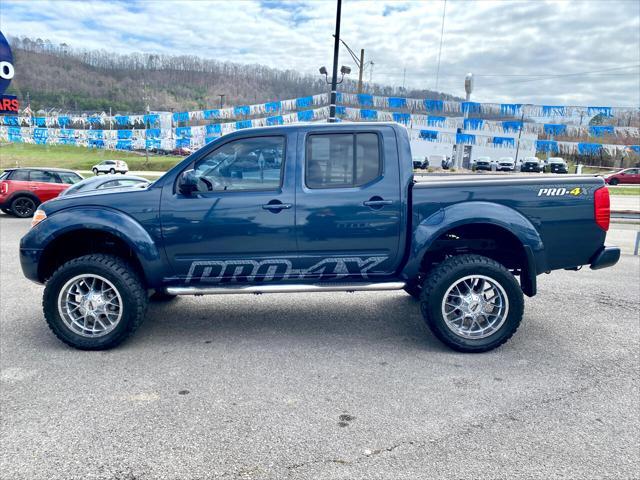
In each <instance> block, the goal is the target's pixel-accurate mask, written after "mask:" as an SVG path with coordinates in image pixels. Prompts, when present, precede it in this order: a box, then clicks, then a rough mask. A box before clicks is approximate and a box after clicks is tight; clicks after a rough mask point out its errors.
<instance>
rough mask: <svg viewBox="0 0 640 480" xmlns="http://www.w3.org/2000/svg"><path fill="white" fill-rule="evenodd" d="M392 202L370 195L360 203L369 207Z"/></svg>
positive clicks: (378, 206) (379, 206)
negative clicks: (370, 196)
mask: <svg viewBox="0 0 640 480" xmlns="http://www.w3.org/2000/svg"><path fill="white" fill-rule="evenodd" d="M392 203H393V200H383V199H382V198H380V197H372V198H370V199H369V200H367V201H366V202H362V204H363V205H364V206H365V207H371V208H382V207H384V206H385V205H391V204H392Z"/></svg>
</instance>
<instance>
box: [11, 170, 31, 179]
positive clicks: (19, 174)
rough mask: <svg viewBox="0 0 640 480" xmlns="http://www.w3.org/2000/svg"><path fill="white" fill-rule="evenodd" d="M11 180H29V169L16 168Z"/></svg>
mask: <svg viewBox="0 0 640 480" xmlns="http://www.w3.org/2000/svg"><path fill="white" fill-rule="evenodd" d="M10 180H17V181H18V182H28V181H29V170H14V171H13V173H12V174H11V178H10Z"/></svg>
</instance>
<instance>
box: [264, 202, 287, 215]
mask: <svg viewBox="0 0 640 480" xmlns="http://www.w3.org/2000/svg"><path fill="white" fill-rule="evenodd" d="M292 206H293V205H292V204H290V203H282V202H280V201H279V200H271V201H270V202H269V203H266V204H264V205H262V208H263V209H265V210H270V211H272V212H279V211H280V210H288V209H290V208H291V207H292Z"/></svg>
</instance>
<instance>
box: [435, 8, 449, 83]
mask: <svg viewBox="0 0 640 480" xmlns="http://www.w3.org/2000/svg"><path fill="white" fill-rule="evenodd" d="M446 13H447V0H444V5H443V7H442V27H441V28H440V49H439V50H438V67H437V68H436V86H435V88H434V90H435V91H436V92H437V91H438V81H439V80H440V59H441V57H442V41H443V40H444V17H445V15H446Z"/></svg>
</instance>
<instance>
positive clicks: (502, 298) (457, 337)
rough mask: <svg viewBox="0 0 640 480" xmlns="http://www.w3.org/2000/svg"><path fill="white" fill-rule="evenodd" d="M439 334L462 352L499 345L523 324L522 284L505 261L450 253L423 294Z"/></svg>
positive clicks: (425, 309) (428, 318)
mask: <svg viewBox="0 0 640 480" xmlns="http://www.w3.org/2000/svg"><path fill="white" fill-rule="evenodd" d="M420 309H421V310H422V315H423V317H424V319H425V321H426V323H427V325H428V326H429V329H430V330H431V331H432V332H433V334H434V335H435V336H436V337H437V338H438V339H439V340H440V341H441V342H442V343H444V344H445V345H447V346H448V347H450V348H452V349H454V350H457V351H459V352H469V353H479V352H486V351H489V350H493V349H494V348H497V347H499V346H500V345H502V344H503V343H505V342H506V341H507V340H509V339H510V338H511V337H512V336H513V334H514V333H515V332H516V330H517V329H518V327H519V325H520V322H521V320H522V314H523V311H524V297H523V295H522V289H521V288H520V285H519V284H518V282H517V280H516V279H515V277H514V276H513V275H512V274H511V272H510V271H509V270H507V269H506V268H505V267H504V266H503V265H501V264H500V263H498V262H496V261H495V260H492V259H490V258H487V257H483V256H481V255H471V254H469V255H457V256H453V257H449V258H447V259H445V260H444V261H443V262H442V263H440V264H439V265H438V266H436V267H435V268H434V269H433V270H432V271H431V272H429V274H428V275H427V277H426V279H425V281H424V283H423V286H422V293H421V297H420Z"/></svg>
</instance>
